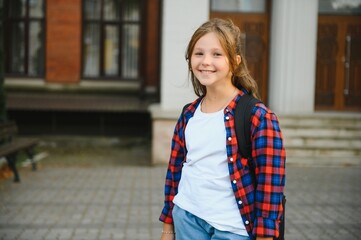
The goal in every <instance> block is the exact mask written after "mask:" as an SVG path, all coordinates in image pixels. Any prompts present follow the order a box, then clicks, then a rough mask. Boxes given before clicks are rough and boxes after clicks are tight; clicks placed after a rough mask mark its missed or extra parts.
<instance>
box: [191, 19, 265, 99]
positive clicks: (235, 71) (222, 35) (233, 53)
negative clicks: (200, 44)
mask: <svg viewBox="0 0 361 240" xmlns="http://www.w3.org/2000/svg"><path fill="white" fill-rule="evenodd" d="M211 32H212V33H215V34H216V35H217V37H218V39H219V42H220V43H221V46H222V48H223V50H224V51H225V52H226V55H227V58H228V60H229V65H230V70H231V72H232V84H233V85H234V86H235V87H237V88H238V89H241V88H242V87H244V88H245V89H246V90H247V91H248V93H249V94H251V95H253V96H254V97H256V98H258V99H260V96H259V94H258V88H257V83H256V81H255V80H254V79H253V78H252V77H251V75H250V73H249V71H248V68H247V63H246V59H245V57H244V56H243V53H242V48H243V46H242V36H241V31H240V30H239V28H238V27H237V26H236V25H234V24H233V22H232V21H231V20H223V19H219V18H214V19H211V20H209V21H207V22H205V23H204V24H202V25H201V26H200V27H199V28H198V29H197V30H196V31H195V32H194V34H193V36H192V38H191V40H190V42H189V44H188V47H187V51H186V60H187V61H188V69H189V71H190V75H191V76H190V78H191V81H192V84H193V89H194V92H195V94H196V95H197V96H199V97H200V96H202V95H205V94H206V93H207V89H206V87H205V86H203V85H202V84H201V83H200V82H199V80H198V79H197V78H196V76H195V75H194V73H193V72H192V71H191V68H192V63H191V56H192V53H193V49H194V46H195V44H196V43H197V41H198V40H199V39H200V38H201V37H203V36H204V35H206V34H207V33H211ZM237 55H239V56H240V57H241V63H240V64H237V60H236V59H237V58H236V57H237Z"/></svg>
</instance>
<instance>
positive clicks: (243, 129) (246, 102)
mask: <svg viewBox="0 0 361 240" xmlns="http://www.w3.org/2000/svg"><path fill="white" fill-rule="evenodd" d="M257 103H261V101H260V100H258V99H257V98H254V97H253V96H251V95H249V94H245V95H243V96H242V97H241V98H240V99H239V101H238V103H237V106H236V109H235V113H234V124H235V130H236V136H237V142H238V151H239V153H240V155H241V156H243V157H245V158H247V159H248V165H249V166H250V169H251V175H252V179H253V182H254V184H255V185H256V184H257V183H256V172H255V167H254V164H253V161H251V160H252V156H251V152H252V143H251V126H250V120H251V115H252V109H253V107H254V105H255V104H257ZM189 105H191V104H190V103H188V104H186V105H185V106H184V107H183V111H182V114H183V113H184V111H185V109H186V108H187V107H188V106H189ZM246 120H247V121H246ZM246 123H247V124H246ZM285 204H286V196H285V195H283V197H282V207H283V212H282V217H281V222H280V224H279V236H278V238H275V240H284V239H285V238H284V233H285V220H286V218H285V217H286V215H285V213H286V212H285Z"/></svg>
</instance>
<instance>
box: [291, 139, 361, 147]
mask: <svg viewBox="0 0 361 240" xmlns="http://www.w3.org/2000/svg"><path fill="white" fill-rule="evenodd" d="M285 146H286V148H287V147H313V148H321V149H323V148H336V149H337V148H343V149H361V138H352V137H348V138H341V137H338V138H326V137H314V138H305V137H290V138H285Z"/></svg>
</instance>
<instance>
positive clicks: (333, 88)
mask: <svg viewBox="0 0 361 240" xmlns="http://www.w3.org/2000/svg"><path fill="white" fill-rule="evenodd" d="M315 108H316V110H336V111H361V16H329V15H324V16H322V15H321V16H319V18H318V40H317V66H316V96H315Z"/></svg>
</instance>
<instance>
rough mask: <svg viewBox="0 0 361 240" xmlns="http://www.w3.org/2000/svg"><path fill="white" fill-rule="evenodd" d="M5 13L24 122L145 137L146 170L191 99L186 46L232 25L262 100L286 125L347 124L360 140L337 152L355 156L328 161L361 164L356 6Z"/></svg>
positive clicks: (241, 1)
mask: <svg viewBox="0 0 361 240" xmlns="http://www.w3.org/2000/svg"><path fill="white" fill-rule="evenodd" d="M4 9H5V14H4V15H5V16H4V23H5V39H4V42H5V46H6V48H5V59H6V61H5V89H6V91H7V103H8V111H9V112H10V114H11V116H12V117H14V118H16V120H17V121H19V122H24V121H27V122H29V121H30V122H33V123H34V124H33V126H37V129H42V130H46V131H48V132H50V133H51V132H54V133H58V132H62V133H65V134H67V133H69V134H70V133H74V132H75V133H76V132H78V133H85V132H86V133H89V131H88V128H89V127H90V128H91V129H92V131H90V133H91V134H100V135H102V134H104V135H107V134H123V133H127V134H129V133H134V132H137V133H139V134H141V133H142V132H145V131H147V129H151V133H150V134H151V135H152V148H153V160H152V161H153V162H154V163H160V162H166V161H167V160H168V155H169V146H170V139H171V136H172V133H173V128H174V124H175V121H176V119H177V118H178V116H179V113H180V109H181V108H182V106H183V105H184V104H185V103H188V102H190V101H192V100H193V99H194V98H195V95H194V94H193V90H192V86H191V83H190V82H189V81H188V69H187V64H186V61H185V50H186V46H187V44H188V41H189V40H190V37H191V35H192V33H193V32H194V31H195V29H196V28H197V27H198V26H199V25H200V24H201V23H203V22H204V21H206V20H208V19H210V18H213V17H219V18H229V19H231V20H233V21H234V23H235V24H237V25H238V26H239V27H240V29H241V31H242V32H243V35H244V43H245V44H244V45H245V49H244V51H245V55H246V59H247V61H248V66H249V68H250V71H251V73H252V75H253V77H254V78H255V79H256V81H257V83H258V85H259V89H260V93H261V96H262V100H263V101H264V102H265V103H266V104H267V105H268V106H269V107H270V108H271V109H272V110H273V111H274V112H276V113H277V115H280V116H281V118H282V117H283V119H285V120H284V121H285V122H286V123H288V122H289V121H291V120H290V118H296V116H297V117H299V118H297V119H296V120H295V122H293V123H289V124H290V125H299V126H302V124H301V123H302V122H303V121H302V119H306V117H307V120H306V122H309V125H308V126H306V128H310V125H314V124H315V122H314V121H315V119H320V118H322V117H320V116H325V115H326V116H327V117H324V118H327V119H329V118H330V117H329V116H331V115H332V116H333V117H335V118H336V119H337V121H338V120H339V118H342V119H344V118H346V119H347V123H346V122H345V121H346V120H342V121H343V123H342V124H343V125H350V126H351V127H350V128H351V132H353V134H355V138H356V143H355V142H352V144H350V142H345V143H343V144H344V145H345V146H346V145H355V148H356V150H354V149H353V150H352V153H351V152H347V153H346V152H345V151H346V150H345V149H341V153H336V155H335V156H333V157H337V156H338V155H337V154H343V156H344V154H345V153H346V155H347V154H349V155H350V157H352V158H354V159H361V157H360V156H361V153H360V151H359V149H360V148H361V147H360V139H361V137H360V134H361V130H360V129H359V128H357V129H355V128H353V127H352V126H361V124H360V123H359V120H360V118H361V117H360V115H361V114H360V113H361V0H272V1H271V0H197V1H193V0H148V1H147V0H112V1H110V0H63V1H57V0H4ZM286 116H290V118H286ZM300 116H301V117H300ZM126 117H128V122H127V121H125V120H124V119H125V118H126ZM129 118H130V120H129ZM24 119H25V120H24ZM356 120H357V121H356ZM292 121H294V120H292ZM335 121H336V120H335ZM335 121H334V122H335ZM342 121H341V122H342ZM350 121H351V122H350ZM148 122H149V125H151V128H149V125H148ZM310 122H312V123H310ZM130 123H132V124H133V125H135V127H133V128H131V127H130V128H129V127H126V129H127V130H128V131H124V126H125V125H126V124H130ZM318 124H321V125H324V122H320V123H318ZM120 125H122V126H123V128H122V126H120ZM285 125H287V124H285ZM70 126H73V127H72V128H71V127H70ZM281 126H282V119H281ZM86 127H88V128H86ZM330 128H334V125H332V126H330ZM312 131H314V129H310V132H312ZM355 131H356V133H355ZM344 134H346V135H347V136H349V135H350V134H349V132H347V133H344ZM290 135H292V134H290ZM325 136H326V135H325ZM327 136H328V135H327ZM327 136H326V137H327ZM330 136H331V138H332V137H333V136H335V135H334V133H330ZM326 137H325V138H326ZM328 138H330V137H328ZM339 138H342V139H345V136H340V137H339ZM297 141H298V142H300V141H301V140H299V139H298V140H295V142H296V143H295V144H296V145H297V144H298V143H297ZM302 141H303V140H302ZM351 141H354V140H351ZM290 142H291V140H290ZM299 144H300V145H302V144H303V143H299ZM325 144H326V145H327V143H325V142H322V143H320V145H325ZM328 145H330V144H328ZM336 145H340V143H336ZM320 147H321V146H320ZM357 149H358V150H357ZM301 150H302V151H303V152H305V151H306V150H304V149H301ZM301 150H300V149H299V148H297V147H296V148H295V150H292V151H293V152H294V153H295V155H297V154H296V153H297V152H300V151H301ZM323 150H324V149H321V150H320V148H318V149H317V150H315V149H313V150H310V152H312V151H313V153H314V154H316V156H317V154H318V153H320V152H322V151H323ZM349 150H350V149H347V151H349ZM292 151H291V152H292ZM307 151H308V150H307ZM327 151H328V150H327ZM323 152H324V151H323ZM347 156H348V155H347ZM300 157H302V154H301V156H300Z"/></svg>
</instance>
